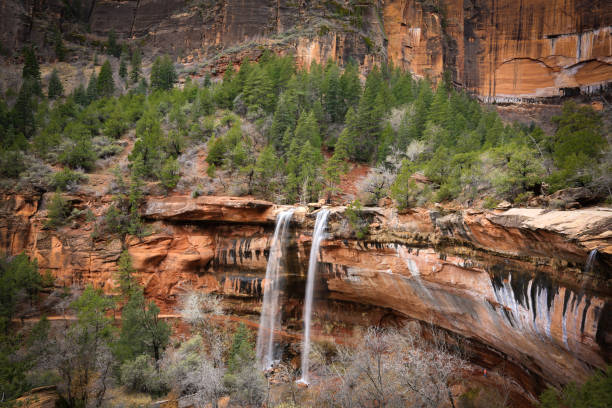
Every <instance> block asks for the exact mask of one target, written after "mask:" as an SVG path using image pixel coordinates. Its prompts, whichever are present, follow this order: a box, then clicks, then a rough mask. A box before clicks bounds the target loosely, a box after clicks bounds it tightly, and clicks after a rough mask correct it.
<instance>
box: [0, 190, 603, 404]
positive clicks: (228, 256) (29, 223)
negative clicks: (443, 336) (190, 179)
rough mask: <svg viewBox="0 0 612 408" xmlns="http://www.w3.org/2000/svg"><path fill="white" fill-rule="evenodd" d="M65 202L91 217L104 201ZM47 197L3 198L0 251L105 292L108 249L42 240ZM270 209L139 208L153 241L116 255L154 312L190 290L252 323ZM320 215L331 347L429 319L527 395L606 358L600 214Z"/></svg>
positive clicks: (294, 289)
mask: <svg viewBox="0 0 612 408" xmlns="http://www.w3.org/2000/svg"><path fill="white" fill-rule="evenodd" d="M71 200H72V203H73V205H74V206H75V207H76V208H79V207H84V206H85V205H87V206H88V207H89V208H91V209H93V212H94V214H95V215H100V214H102V213H103V211H104V208H105V205H106V204H105V200H104V199H102V200H100V199H94V198H88V197H71ZM46 201H47V200H46V199H42V200H41V199H39V198H37V197H20V196H10V197H4V198H3V200H2V209H1V212H2V217H1V219H2V222H1V223H0V248H1V249H2V250H4V251H6V252H9V253H18V252H20V251H23V250H25V251H26V252H28V253H29V254H30V255H31V256H34V257H36V258H37V259H38V262H39V266H40V268H41V269H43V270H45V269H48V270H50V271H52V272H53V273H54V275H55V276H57V278H58V284H66V285H73V284H86V283H93V284H94V285H96V286H98V287H103V288H104V289H105V290H106V291H108V292H113V291H114V290H115V289H114V288H115V282H114V279H113V276H114V273H115V270H116V260H117V259H118V257H119V255H120V253H121V251H122V243H121V241H120V240H119V239H118V238H113V237H103V238H102V237H100V238H96V239H92V238H91V236H90V234H91V232H92V231H93V226H92V224H91V223H88V222H85V221H79V222H75V224H73V225H70V226H67V227H64V228H62V229H61V230H59V231H51V230H47V229H44V228H43V227H42V221H43V220H44V217H45V214H46V210H45V202H46ZM283 208H284V207H278V206H275V205H273V204H271V203H267V202H265V201H259V200H249V199H235V198H227V197H200V198H197V199H190V198H188V197H170V198H164V199H150V200H149V201H148V202H147V204H146V206H145V207H144V208H143V215H144V217H145V218H146V219H148V220H149V227H150V229H151V234H150V235H148V236H146V237H144V238H142V239H138V238H134V237H132V238H129V239H128V240H127V241H126V243H125V244H126V245H127V249H128V250H129V252H130V254H131V256H132V258H133V261H134V266H135V268H136V269H137V271H138V278H139V279H140V280H141V281H142V283H143V284H144V285H145V288H146V293H147V295H148V296H149V297H152V298H155V299H156V300H157V301H158V303H159V304H160V306H161V307H162V310H165V311H172V309H173V307H174V306H175V305H176V300H177V296H179V295H180V294H181V293H183V292H184V291H186V290H188V289H189V288H195V289H197V290H204V291H215V292H217V293H220V294H223V295H224V297H225V302H226V305H227V306H228V308H229V309H230V310H231V312H232V313H234V314H238V315H243V316H247V318H249V319H251V320H253V321H255V322H256V321H257V318H258V313H259V309H260V307H261V300H262V287H263V285H262V279H263V276H264V275H265V268H266V262H267V255H268V251H269V247H270V240H271V237H272V234H273V229H274V219H275V216H276V214H277V213H278V212H279V211H280V210H282V209H283ZM331 210H332V214H331V216H330V224H329V228H328V230H329V232H330V236H329V238H328V239H327V240H325V241H324V242H323V244H322V249H321V254H320V259H321V262H322V264H321V267H320V268H319V274H318V279H317V289H316V306H315V314H314V319H313V321H314V332H315V335H316V336H318V337H319V338H326V337H327V338H335V339H338V340H341V341H342V339H348V338H351V335H352V333H353V332H354V331H355V330H359V329H360V328H362V327H364V326H366V325H371V324H383V325H386V324H394V323H395V322H397V321H401V320H406V319H414V320H417V321H420V322H423V323H431V324H434V325H436V326H438V327H441V328H443V329H445V330H448V331H449V332H452V333H456V334H458V335H460V336H462V337H463V338H465V339H466V342H467V347H468V349H470V350H471V352H472V354H473V359H474V360H476V361H477V362H478V363H479V364H481V365H482V366H485V367H498V368H499V367H501V366H502V365H503V366H505V370H506V372H507V373H508V374H509V375H511V376H513V377H514V378H516V379H517V381H518V382H519V383H520V384H521V386H522V387H523V389H524V390H525V394H526V395H529V394H531V395H535V394H536V393H537V392H539V391H541V389H542V387H543V386H544V384H545V383H552V384H562V383H565V382H567V381H569V380H582V379H584V378H585V377H586V376H587V375H588V373H589V372H590V370H591V369H592V367H603V366H604V365H605V364H606V363H609V362H610V360H611V358H612V355H610V351H611V350H612V321H611V320H610V318H611V316H612V313H611V305H612V303H611V300H612V288H611V287H610V271H611V270H612V236H611V235H610V231H611V230H612V212H611V211H610V210H606V209H590V210H576V211H567V212H563V211H552V212H545V211H543V210H537V209H529V210H521V209H513V210H508V211H505V212H499V213H491V212H475V211H460V212H455V213H451V214H447V215H443V214H440V213H439V212H436V211H428V210H423V209H417V210H414V211H412V212H410V213H406V214H398V213H397V212H396V211H395V210H393V209H390V208H374V209H369V210H368V212H367V216H368V217H369V218H370V221H371V223H370V229H369V237H368V238H367V239H366V240H357V239H355V238H354V237H352V236H351V233H350V232H347V231H348V230H347V228H346V226H345V225H344V221H343V216H342V213H343V211H344V208H343V207H336V208H332V209H331ZM313 223H314V214H313V210H312V208H310V209H309V208H308V207H296V208H295V213H294V216H293V220H292V227H291V233H290V239H289V242H288V251H287V256H288V260H287V264H288V269H287V271H285V274H284V278H283V279H284V287H285V290H284V292H283V295H282V299H283V300H282V301H283V319H282V321H283V329H284V331H285V332H286V333H288V334H290V335H291V336H293V338H295V336H296V335H299V332H300V331H301V310H302V309H301V307H302V306H301V304H302V299H303V294H304V285H305V275H306V270H307V266H308V265H307V263H308V254H309V250H310V242H311V232H312V227H313ZM593 249H597V250H598V251H597V252H596V253H594V254H595V255H594V256H593V257H592V261H593V262H590V263H588V264H587V259H588V255H589V253H591V251H592V250H593ZM249 316H250V317H249Z"/></svg>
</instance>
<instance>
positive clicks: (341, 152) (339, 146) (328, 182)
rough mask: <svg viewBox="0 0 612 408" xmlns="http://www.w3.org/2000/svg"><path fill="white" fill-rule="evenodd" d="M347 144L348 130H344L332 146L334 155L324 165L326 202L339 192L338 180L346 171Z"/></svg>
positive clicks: (348, 141)
mask: <svg viewBox="0 0 612 408" xmlns="http://www.w3.org/2000/svg"><path fill="white" fill-rule="evenodd" d="M349 143H350V140H349V134H348V130H347V129H344V130H343V131H342V133H341V134H340V137H339V138H338V141H337V142H336V145H335V146H334V154H333V155H332V157H331V158H330V159H329V160H328V161H327V163H326V165H325V171H324V177H325V190H326V192H327V201H328V202H329V201H330V200H331V196H332V195H333V194H336V193H338V192H339V190H338V186H339V185H340V178H341V176H342V175H343V174H346V172H347V171H348V163H347V161H348V158H349Z"/></svg>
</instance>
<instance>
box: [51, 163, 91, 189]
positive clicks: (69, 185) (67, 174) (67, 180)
mask: <svg viewBox="0 0 612 408" xmlns="http://www.w3.org/2000/svg"><path fill="white" fill-rule="evenodd" d="M86 180H87V176H86V175H84V174H83V173H82V172H80V171H73V170H70V169H69V168H65V169H63V170H60V171H58V172H57V173H55V174H53V176H52V177H51V182H50V183H49V184H50V185H51V187H52V188H54V189H58V190H61V191H71V190H74V189H75V187H76V186H77V185H78V184H80V183H82V182H84V181H86Z"/></svg>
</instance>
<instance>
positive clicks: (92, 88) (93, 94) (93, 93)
mask: <svg viewBox="0 0 612 408" xmlns="http://www.w3.org/2000/svg"><path fill="white" fill-rule="evenodd" d="M96 99H98V77H97V76H96V73H95V72H92V73H91V76H90V77H89V84H87V101H88V103H91V102H93V101H95V100H96Z"/></svg>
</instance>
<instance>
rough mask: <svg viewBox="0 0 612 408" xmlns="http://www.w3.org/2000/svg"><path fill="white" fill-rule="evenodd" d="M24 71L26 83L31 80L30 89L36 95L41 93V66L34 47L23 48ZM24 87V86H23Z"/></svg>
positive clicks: (23, 75)
mask: <svg viewBox="0 0 612 408" xmlns="http://www.w3.org/2000/svg"><path fill="white" fill-rule="evenodd" d="M23 64H24V65H23V71H22V77H23V81H24V83H25V82H26V81H28V82H30V90H31V92H32V93H33V94H35V95H41V93H42V86H41V84H40V67H39V66H38V59H37V58H36V53H35V52H34V48H33V47H31V46H30V47H26V48H24V50H23ZM22 88H23V86H22Z"/></svg>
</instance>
